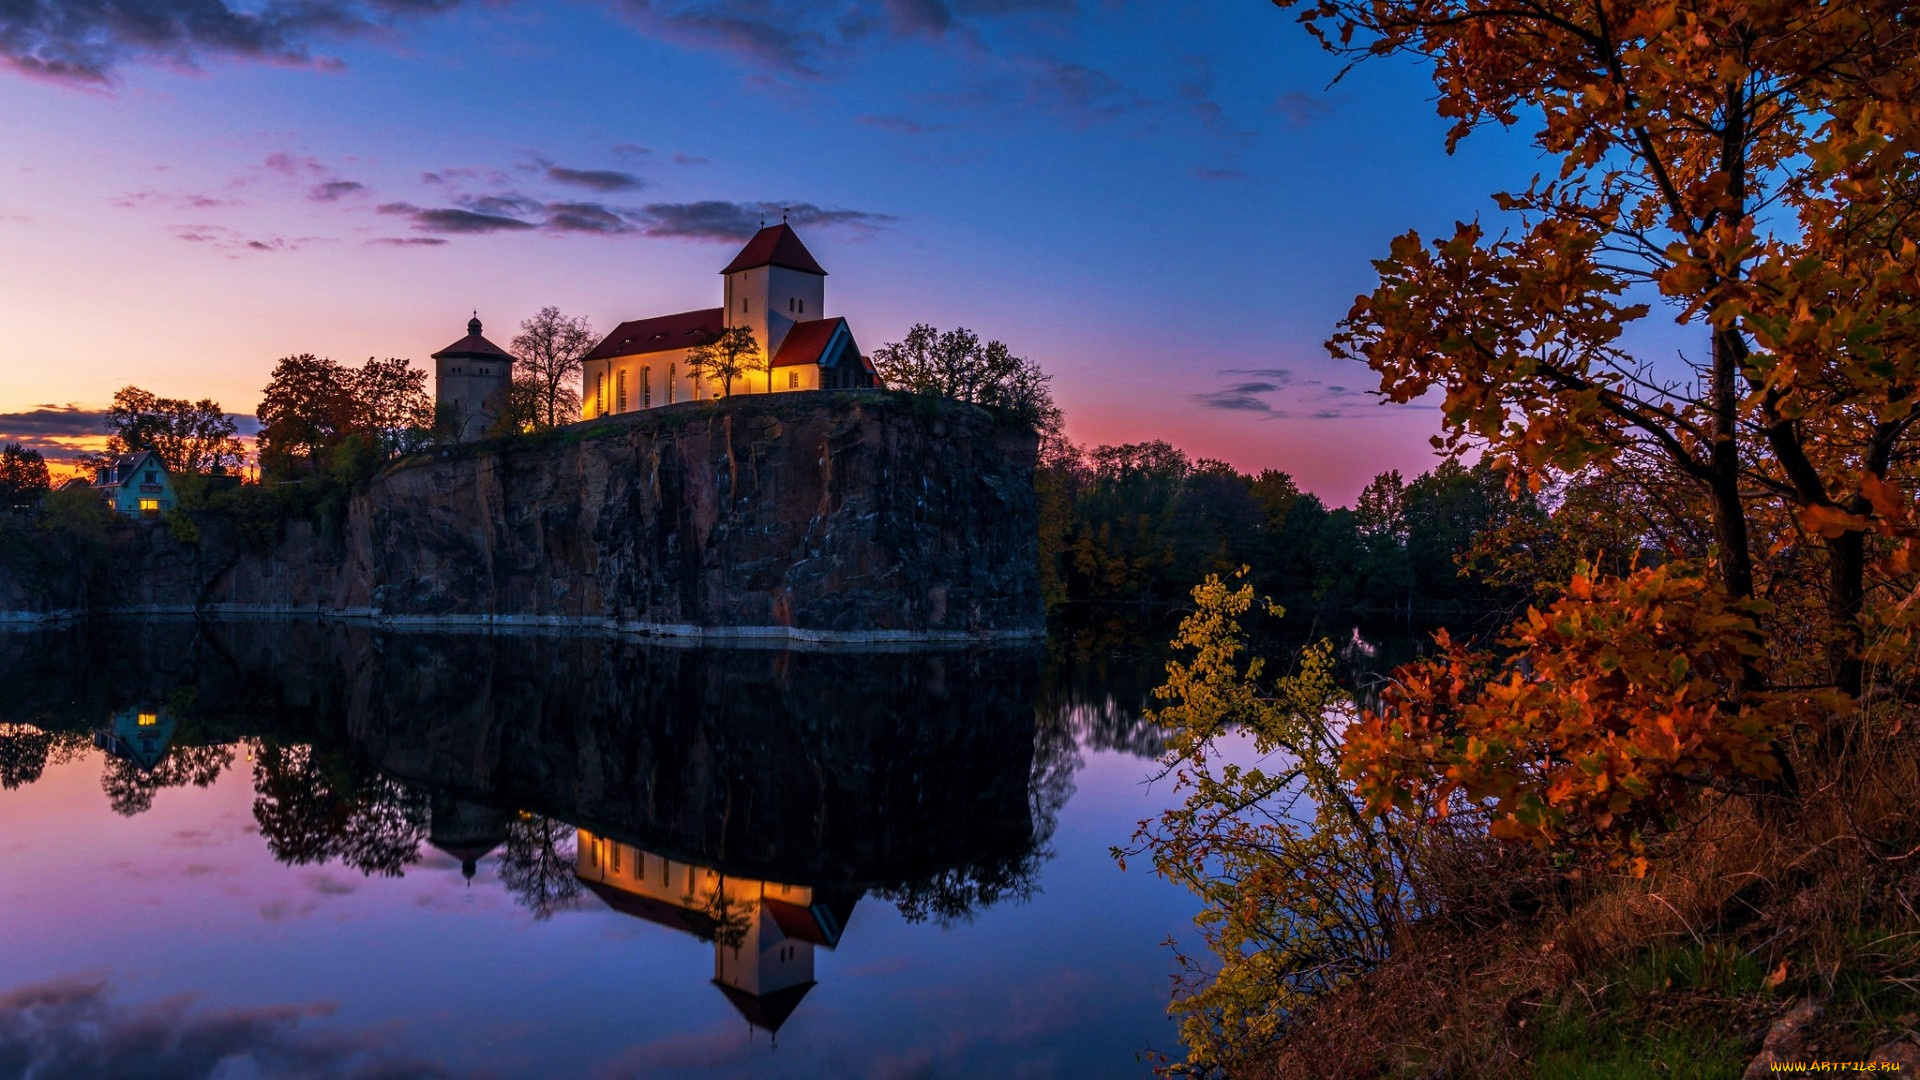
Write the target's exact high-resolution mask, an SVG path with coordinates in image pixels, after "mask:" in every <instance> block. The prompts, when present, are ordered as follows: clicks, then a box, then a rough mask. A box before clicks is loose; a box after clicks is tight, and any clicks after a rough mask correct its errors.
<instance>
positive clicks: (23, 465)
mask: <svg viewBox="0 0 1920 1080" xmlns="http://www.w3.org/2000/svg"><path fill="white" fill-rule="evenodd" d="M52 488H53V480H52V477H51V476H50V475H49V474H48V473H47V461H46V459H45V458H43V457H41V456H40V451H38V450H28V449H26V448H24V447H22V446H21V445H20V444H19V443H17V442H16V443H8V444H7V445H6V446H5V447H4V448H0V510H24V509H28V508H30V507H34V506H37V505H39V503H40V500H41V499H42V498H43V497H45V495H46V494H47V492H48V491H50V490H52Z"/></svg>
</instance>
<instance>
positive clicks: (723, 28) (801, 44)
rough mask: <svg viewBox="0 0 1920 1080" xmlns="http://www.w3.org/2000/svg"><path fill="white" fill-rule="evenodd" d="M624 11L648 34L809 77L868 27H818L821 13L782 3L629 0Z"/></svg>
mask: <svg viewBox="0 0 1920 1080" xmlns="http://www.w3.org/2000/svg"><path fill="white" fill-rule="evenodd" d="M619 7H620V9H621V11H622V12H623V13H624V14H625V15H626V16H627V17H628V19H629V20H630V21H631V22H632V23H633V24H634V26H635V27H636V28H638V29H639V30H640V31H641V32H642V33H644V34H647V35H648V36H651V37H655V38H659V39H660V40H662V41H667V42H671V43H673V44H676V45H681V46H685V47H687V48H692V49H701V50H710V51H714V52H720V53H725V54H728V55H731V56H733V57H734V58H735V59H738V60H745V61H750V62H752V63H755V64H758V65H765V66H771V67H773V68H776V69H778V70H780V71H782V72H784V73H786V74H789V75H799V76H803V77H809V78H813V77H818V76H819V74H820V71H821V68H822V66H824V65H826V64H829V63H831V62H832V61H833V60H835V59H838V58H840V57H841V56H843V55H844V54H845V52H846V51H847V48H848V46H849V44H850V43H851V41H850V38H851V37H853V36H857V35H858V34H859V33H860V31H861V30H862V29H864V26H865V24H864V22H862V21H856V22H855V23H854V24H852V25H851V26H849V27H840V26H835V25H833V24H832V23H831V22H829V23H828V25H826V26H824V27H820V26H814V25H811V24H812V23H813V21H814V20H815V19H816V18H818V17H819V16H818V15H817V14H816V13H817V12H818V11H819V10H820V9H818V8H815V7H813V6H811V5H807V4H804V3H797V2H789V3H784V4H783V3H781V2H779V0H624V2H623V3H621V4H620V5H619Z"/></svg>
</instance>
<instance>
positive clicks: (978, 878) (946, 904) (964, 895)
mask: <svg viewBox="0 0 1920 1080" xmlns="http://www.w3.org/2000/svg"><path fill="white" fill-rule="evenodd" d="M1048 831H1049V832H1051V831H1052V830H1051V827H1049V829H1048ZM1052 857H1053V852H1052V851H1051V850H1050V849H1048V848H1045V847H1043V846H1041V845H1038V844H1036V845H1035V846H1033V847H1029V848H1026V849H1025V850H1023V851H1016V852H1006V853H1004V854H999V855H995V856H993V857H991V858H987V859H982V860H980V861H978V862H972V863H968V864H967V865H965V866H956V867H952V868H950V869H945V870H940V871H938V872H936V873H934V874H931V875H928V876H925V877H921V878H916V879H914V880H912V881H903V882H897V883H893V884H887V885H879V886H876V887H875V888H874V890H873V894H874V895H875V896H877V897H879V898H880V899H882V900H885V901H887V902H888V903H891V904H893V905H894V906H895V907H897V908H899V909H900V914H901V915H902V916H904V917H905V918H906V920H907V921H908V922H910V923H917V922H925V921H926V920H928V919H932V920H933V921H934V922H936V923H939V924H940V925H941V926H950V925H953V924H954V923H962V922H967V921H970V920H971V919H972V918H973V917H974V916H975V915H976V914H978V913H980V912H981V911H983V910H985V909H987V908H990V907H992V906H993V905H995V904H1000V903H1005V902H1007V901H1013V902H1015V903H1019V902H1021V901H1025V900H1028V899H1030V898H1032V896H1033V894H1034V893H1035V892H1038V891H1039V886H1038V884H1037V882H1038V880H1039V877H1040V867H1041V865H1042V864H1043V863H1045V862H1046V861H1047V860H1048V859H1050V858H1052Z"/></svg>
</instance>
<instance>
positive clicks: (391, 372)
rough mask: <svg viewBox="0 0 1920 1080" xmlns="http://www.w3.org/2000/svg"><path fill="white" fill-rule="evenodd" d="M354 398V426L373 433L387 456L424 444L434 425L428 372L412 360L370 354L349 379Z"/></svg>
mask: <svg viewBox="0 0 1920 1080" xmlns="http://www.w3.org/2000/svg"><path fill="white" fill-rule="evenodd" d="M346 384H347V390H348V393H349V394H350V395H351V397H352V402H353V407H352V414H353V418H352V425H353V427H354V428H356V429H358V430H361V431H364V432H366V433H367V434H368V435H370V436H372V437H373V439H374V441H375V442H376V443H377V444H378V445H379V447H380V449H381V452H382V453H383V454H384V455H385V456H387V457H393V456H395V455H397V454H403V453H408V452H410V451H413V450H416V449H418V448H419V447H420V446H421V445H423V444H424V441H425V438H426V433H427V432H428V430H429V429H431V428H432V427H433V397H432V395H430V394H428V393H427V372H426V369H424V368H417V367H414V366H413V364H412V363H411V362H410V361H407V360H400V359H396V358H393V357H388V358H386V359H384V360H382V359H376V358H374V357H371V356H369V357H367V362H366V363H365V364H362V365H360V367H359V368H358V369H357V370H350V371H349V372H348V378H347V380H346Z"/></svg>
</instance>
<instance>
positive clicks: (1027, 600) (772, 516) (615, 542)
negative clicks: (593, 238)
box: [0, 392, 1041, 641]
mask: <svg viewBox="0 0 1920 1080" xmlns="http://www.w3.org/2000/svg"><path fill="white" fill-rule="evenodd" d="M1034 456H1035V439H1034V436H1033V435H1032V433H1031V432H1028V431H1024V430H1020V429H1018V428H1013V427H1009V426H1007V425H1004V424H1000V423H997V422H996V421H995V420H994V418H992V417H991V416H989V415H988V414H986V413H985V412H984V411H982V410H979V409H975V408H972V407H969V406H963V405H956V404H953V403H932V402H928V401H925V400H916V399H913V398H909V397H906V396H904V395H895V394H886V393H876V392H821V393H813V394H783V395H775V396H772V397H754V398H736V399H734V400H732V401H729V402H725V403H722V404H720V405H718V406H715V405H712V404H709V403H692V404H686V405H681V406H674V407H669V408H666V409H659V410H654V411H651V412H648V413H641V414H635V415H630V416H624V417H617V418H610V419H607V420H601V421H595V422H592V423H589V424H582V425H576V426H574V427H572V428H568V429H565V430H563V431H561V432H558V433H555V434H553V435H551V436H547V437H543V438H539V439H527V440H514V441H509V442H503V443H496V444H482V445H479V446H473V447H461V448H458V449H455V450H450V451H445V452H442V453H439V454H436V455H433V456H423V457H421V458H416V459H410V460H408V461H404V462H402V463H400V464H398V465H397V466H395V467H393V468H391V469H389V470H388V471H387V472H386V473H384V474H382V475H381V476H379V477H377V478H376V479H375V480H374V481H373V482H372V483H371V484H369V485H368V486H367V487H366V489H365V490H363V491H362V492H360V493H358V494H357V495H355V496H354V498H353V500H352V502H351V504H350V506H349V507H348V510H347V514H346V517H345V522H344V524H343V525H342V526H340V527H339V528H337V529H336V530H321V529H317V528H316V527H315V526H314V525H312V524H311V523H308V522H305V521H294V522H290V523H288V525H287V526H286V527H285V528H284V529H283V530H282V531H281V534H280V538H279V540H278V542H277V543H276V544H275V545H274V546H273V547H272V549H271V550H269V551H267V552H265V553H259V552H248V551H244V550H242V549H241V548H240V546H239V545H238V544H237V543H236V542H234V541H233V540H232V539H230V537H229V536H228V530H225V529H223V528H222V527H221V525H220V523H219V522H218V521H217V520H210V521H206V522H203V523H202V527H201V539H200V541H199V542H198V543H195V544H183V543H180V542H178V541H177V540H175V539H174V538H173V537H172V535H171V533H170V532H169V531H168V530H167V529H166V528H165V527H164V526H161V525H157V524H142V525H139V526H135V527H131V528H127V529H123V530H122V531H121V533H120V534H119V535H118V536H116V544H115V554H114V556H113V562H114V567H113V573H112V574H111V575H110V583H109V584H108V585H105V586H101V585H98V583H96V587H95V588H93V590H92V591H91V594H90V595H87V596H85V597H84V598H83V599H82V600H81V601H79V602H76V601H75V600H74V599H73V597H75V596H79V595H80V593H81V590H77V589H69V590H65V591H64V593H63V590H60V589H57V588H56V589H52V590H45V589H43V590H41V595H39V598H38V599H28V598H27V597H28V594H29V593H30V590H26V589H23V588H21V587H20V586H19V585H18V583H17V582H14V583H9V582H8V581H7V577H8V564H7V562H6V559H5V557H4V556H3V555H0V601H5V602H7V603H8V604H9V605H10V606H15V607H17V608H18V607H24V608H27V609H29V610H41V611H46V610H52V609H56V608H59V607H61V606H62V603H61V596H62V595H66V596H68V601H67V603H68V605H72V606H82V607H84V608H86V609H88V610H92V611H103V610H104V611H113V610H120V611H154V610H176V611H177V610H188V609H193V610H201V611H248V612H262V611H285V612H310V613H321V614H337V615H348V616H358V617H370V618H376V619H386V620H395V621H400V622H410V621H421V622H440V623H449V624H454V623H462V622H484V621H503V622H515V623H547V624H553V625H577V626H601V627H609V628H616V629H625V630H631V631H639V632H666V633H679V634H691V635H705V636H717V637H755V636H778V637H794V638H802V639H805V638H810V637H811V638H818V639H821V640H849V641H861V640H886V639H895V638H897V639H900V640H916V639H917V640H930V639H932V640H937V639H943V638H952V639H960V638H977V637H989V636H1017V635H1022V634H1029V633H1036V632H1038V631H1039V629H1040V627H1041V601H1040V594H1039V585H1038V580H1037V577H1036V572H1037V568H1036V547H1035V545H1036V539H1035V537H1036V532H1035V507H1034V496H1033V483H1032V472H1033V465H1034Z"/></svg>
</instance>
